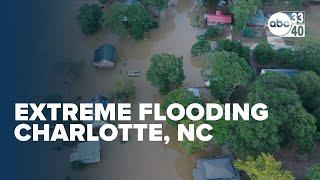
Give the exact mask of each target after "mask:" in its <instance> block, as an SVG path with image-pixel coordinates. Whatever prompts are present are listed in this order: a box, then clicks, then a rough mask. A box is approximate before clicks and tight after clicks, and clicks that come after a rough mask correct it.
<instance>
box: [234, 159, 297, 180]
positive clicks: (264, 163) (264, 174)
mask: <svg viewBox="0 0 320 180" xmlns="http://www.w3.org/2000/svg"><path fill="white" fill-rule="evenodd" d="M235 166H236V168H237V169H239V170H243V171H245V172H246V173H247V175H248V176H249V177H250V179H252V180H264V179H286V180H294V179H295V178H294V177H293V175H292V174H291V172H290V171H286V170H284V169H283V168H282V165H281V162H279V161H277V160H276V159H275V158H274V157H273V156H272V155H271V154H265V153H262V154H261V155H259V156H257V157H256V158H253V157H248V158H247V159H246V160H245V161H242V160H237V161H236V162H235Z"/></svg>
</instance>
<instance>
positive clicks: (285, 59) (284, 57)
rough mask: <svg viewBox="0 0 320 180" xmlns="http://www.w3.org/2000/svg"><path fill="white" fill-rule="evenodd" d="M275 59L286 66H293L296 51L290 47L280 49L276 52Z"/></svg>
mask: <svg viewBox="0 0 320 180" xmlns="http://www.w3.org/2000/svg"><path fill="white" fill-rule="evenodd" d="M274 59H275V61H276V62H277V63H278V64H280V65H284V66H291V65H292V64H293V62H292V61H293V59H294V52H293V51H292V49H290V48H285V49H280V50H278V51H276V52H275V58H274Z"/></svg>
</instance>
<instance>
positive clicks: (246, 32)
mask: <svg viewBox="0 0 320 180" xmlns="http://www.w3.org/2000/svg"><path fill="white" fill-rule="evenodd" d="M256 34H257V31H256V30H254V29H252V28H248V27H246V28H244V30H243V31H242V36H244V37H247V38H254V37H255V36H256Z"/></svg>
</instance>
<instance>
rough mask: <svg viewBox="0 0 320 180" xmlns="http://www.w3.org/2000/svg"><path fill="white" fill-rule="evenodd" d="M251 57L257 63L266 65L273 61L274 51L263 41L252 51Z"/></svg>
mask: <svg viewBox="0 0 320 180" xmlns="http://www.w3.org/2000/svg"><path fill="white" fill-rule="evenodd" d="M253 55H254V58H255V60H256V61H257V62H259V63H261V64H266V63H269V62H271V61H272V60H273V58H274V50H273V49H272V47H271V45H270V44H269V43H268V42H265V41H263V42H261V43H260V44H259V45H258V46H256V48H255V49H254V50H253Z"/></svg>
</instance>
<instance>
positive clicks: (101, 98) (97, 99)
mask: <svg viewBox="0 0 320 180" xmlns="http://www.w3.org/2000/svg"><path fill="white" fill-rule="evenodd" d="M91 102H92V103H101V104H102V105H103V107H104V108H106V107H107V106H108V103H109V99H108V98H107V97H104V96H101V95H96V96H95V97H93V98H92V99H91ZM93 112H95V110H94V107H93ZM93 116H94V114H93ZM82 123H83V124H92V127H93V128H95V129H96V128H100V127H101V126H103V125H104V124H107V123H108V121H107V120H106V121H104V120H93V121H82Z"/></svg>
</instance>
